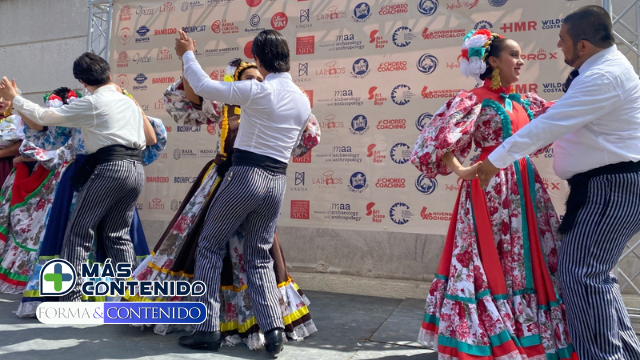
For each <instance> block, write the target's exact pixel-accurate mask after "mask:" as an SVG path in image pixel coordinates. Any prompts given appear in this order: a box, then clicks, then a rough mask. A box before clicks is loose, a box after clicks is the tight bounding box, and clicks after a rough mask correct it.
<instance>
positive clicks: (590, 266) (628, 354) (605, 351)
mask: <svg viewBox="0 0 640 360" xmlns="http://www.w3.org/2000/svg"><path fill="white" fill-rule="evenodd" d="M638 231H640V173H628V174H615V175H601V176H596V177H594V178H592V179H591V180H590V181H589V185H588V195H587V202H586V204H585V205H584V207H582V209H580V210H579V211H578V214H577V217H576V222H575V225H574V226H573V229H572V230H570V231H569V232H568V233H567V234H566V235H565V236H564V237H563V239H562V245H561V249H560V258H559V264H558V265H559V268H558V273H559V276H560V280H561V283H562V295H563V301H564V303H565V306H566V312H567V320H568V324H569V333H570V334H571V338H572V340H573V344H574V345H575V348H576V351H577V353H578V357H579V358H580V359H585V360H591V359H593V360H596V359H607V360H614V359H616V360H618V359H619V360H623V359H624V360H640V342H639V341H638V337H637V336H636V334H635V332H634V331H633V328H632V327H631V322H630V319H629V314H628V313H627V311H626V309H625V306H624V303H623V302H622V296H621V295H620V287H619V286H618V281H617V279H616V278H615V277H614V276H613V275H611V274H610V271H611V269H613V268H614V267H615V266H616V264H617V262H618V259H619V258H620V256H621V255H622V251H623V250H624V247H625V245H626V244H627V242H628V241H629V240H631V238H632V237H633V235H635V234H636V233H637V232H638Z"/></svg>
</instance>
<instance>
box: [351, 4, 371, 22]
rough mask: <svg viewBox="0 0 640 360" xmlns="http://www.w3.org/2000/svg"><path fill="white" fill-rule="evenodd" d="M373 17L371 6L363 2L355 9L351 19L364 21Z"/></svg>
mask: <svg viewBox="0 0 640 360" xmlns="http://www.w3.org/2000/svg"><path fill="white" fill-rule="evenodd" d="M370 17H371V7H370V6H369V4H367V3H366V2H361V3H360V4H358V5H356V7H355V8H354V9H353V17H352V18H351V21H353V22H357V23H363V22H365V21H367V20H369V18H370Z"/></svg>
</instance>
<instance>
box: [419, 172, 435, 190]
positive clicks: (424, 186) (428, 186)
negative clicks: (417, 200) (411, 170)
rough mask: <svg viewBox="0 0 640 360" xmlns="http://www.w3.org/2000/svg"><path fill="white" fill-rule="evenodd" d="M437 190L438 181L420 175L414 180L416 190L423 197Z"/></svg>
mask: <svg viewBox="0 0 640 360" xmlns="http://www.w3.org/2000/svg"><path fill="white" fill-rule="evenodd" d="M437 188H438V180H436V179H430V178H428V177H426V176H424V174H420V176H418V178H417V179H416V189H418V191H420V192H421V193H423V194H425V195H431V194H433V192H434V191H436V189H437Z"/></svg>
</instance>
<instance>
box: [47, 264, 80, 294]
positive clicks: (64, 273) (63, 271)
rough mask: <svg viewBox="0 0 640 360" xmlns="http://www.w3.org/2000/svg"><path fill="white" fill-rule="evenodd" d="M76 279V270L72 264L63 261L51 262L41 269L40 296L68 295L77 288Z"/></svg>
mask: <svg viewBox="0 0 640 360" xmlns="http://www.w3.org/2000/svg"><path fill="white" fill-rule="evenodd" d="M76 279H77V275H76V269H75V268H74V267H73V265H71V263H70V262H68V261H66V260H62V259H53V260H49V261H47V263H46V264H44V266H43V267H42V269H40V295H48V296H62V295H66V294H68V293H69V292H70V291H71V289H73V287H74V286H75V284H76Z"/></svg>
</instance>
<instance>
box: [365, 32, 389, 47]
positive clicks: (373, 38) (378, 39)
mask: <svg viewBox="0 0 640 360" xmlns="http://www.w3.org/2000/svg"><path fill="white" fill-rule="evenodd" d="M378 33H379V31H378V30H372V31H371V32H370V33H369V43H371V44H376V49H382V48H384V46H385V45H386V44H388V43H389V40H382V36H378Z"/></svg>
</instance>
